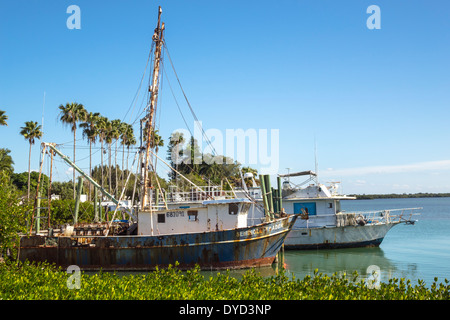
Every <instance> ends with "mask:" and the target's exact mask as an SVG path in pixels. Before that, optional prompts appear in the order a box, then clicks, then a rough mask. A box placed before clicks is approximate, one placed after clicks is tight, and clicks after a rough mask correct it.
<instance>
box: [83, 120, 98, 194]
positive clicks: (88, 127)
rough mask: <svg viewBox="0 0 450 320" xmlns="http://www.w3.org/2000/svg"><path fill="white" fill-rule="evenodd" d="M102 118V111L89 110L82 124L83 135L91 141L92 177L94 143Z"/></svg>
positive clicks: (90, 166)
mask: <svg viewBox="0 0 450 320" xmlns="http://www.w3.org/2000/svg"><path fill="white" fill-rule="evenodd" d="M99 118H100V113H98V112H96V113H92V112H89V113H88V114H87V115H86V120H85V122H83V123H81V124H80V127H81V128H83V137H84V138H87V140H88V141H89V175H90V176H91V177H92V144H93V143H95V142H96V141H97V137H98V129H97V122H98V119H99ZM89 200H91V188H90V187H89Z"/></svg>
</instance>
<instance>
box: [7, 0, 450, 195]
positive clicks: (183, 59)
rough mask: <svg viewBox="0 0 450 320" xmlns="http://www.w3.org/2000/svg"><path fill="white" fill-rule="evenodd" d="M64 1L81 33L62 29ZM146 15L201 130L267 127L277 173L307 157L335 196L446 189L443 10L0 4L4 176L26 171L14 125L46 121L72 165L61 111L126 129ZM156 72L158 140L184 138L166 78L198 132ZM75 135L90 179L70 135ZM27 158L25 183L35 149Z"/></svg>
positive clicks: (449, 84) (449, 49)
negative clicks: (371, 21) (7, 164)
mask: <svg viewBox="0 0 450 320" xmlns="http://www.w3.org/2000/svg"><path fill="white" fill-rule="evenodd" d="M72 4H74V5H77V6H79V8H80V9H81V16H80V17H81V29H79V30H76V29H74V30H70V29H68V28H67V26H66V21H67V19H68V18H69V16H70V14H68V13H66V10H67V7H68V6H70V5H72ZM158 5H161V6H162V7H163V14H162V20H163V21H164V22H165V24H166V33H165V38H166V43H167V47H168V49H169V52H170V55H171V57H172V60H173V62H174V65H175V68H176V71H177V73H178V75H179V77H180V81H181V84H182V85H183V89H184V91H185V92H186V94H187V97H188V99H189V102H190V103H191V105H192V107H193V108H194V110H195V113H196V115H197V117H198V119H199V120H201V121H202V123H203V126H204V129H205V130H207V129H217V130H219V131H221V132H223V134H224V135H225V132H226V130H227V129H243V130H248V129H250V130H256V131H257V132H260V131H261V130H264V129H266V130H268V131H269V132H270V130H271V129H275V130H279V131H278V132H279V166H278V167H279V171H280V172H282V173H285V172H286V171H287V169H286V168H290V170H291V172H292V171H302V170H314V166H315V151H314V150H315V146H316V147H317V152H316V154H317V161H318V169H319V179H320V180H321V181H322V182H326V181H341V182H342V187H343V191H344V192H346V193H360V194H363V193H366V194H368V193H391V192H395V193H404V192H405V193H414V192H450V148H449V141H450V130H449V125H450V90H449V88H450V77H449V74H450V62H449V58H448V57H450V41H449V40H450V37H449V30H450V19H449V12H450V4H449V3H448V2H447V1H432V2H427V1H398V0H390V1H380V0H373V1H362V0H358V1H356V0H355V1H313V0H305V1H300V0H296V1H293V0H289V1H288V0H286V1H230V0H227V1H222V0H215V1H211V0H209V1H196V0H189V1H181V0H176V1H175V0H169V1H150V0H146V1H138V0H133V1H100V0H95V1H92V0H90V1H82V0H71V1H64V0H54V1H49V0H41V1H32V0H27V1H20V0H19V1H18V0H14V1H12V0H0V109H1V110H4V111H6V113H7V115H8V116H9V120H8V126H7V127H1V128H0V147H2V148H8V149H10V150H11V155H12V157H13V159H14V162H15V171H16V172H23V171H26V170H27V166H28V143H27V141H25V140H24V139H23V137H21V136H20V135H19V131H20V127H21V126H23V125H24V122H25V121H29V120H33V121H38V122H41V120H42V116H43V115H44V137H43V141H46V142H56V143H64V145H63V146H62V148H61V150H62V151H63V152H64V153H66V154H67V155H69V156H70V157H71V156H72V150H71V147H72V145H73V142H72V137H73V136H72V133H71V132H70V129H69V128H67V127H64V126H63V125H62V124H61V123H60V122H59V121H58V120H57V118H58V106H59V105H60V104H65V103H66V102H73V101H76V102H79V103H83V104H84V105H85V107H86V109H87V110H88V111H93V112H100V113H101V114H103V115H105V116H107V117H108V118H110V119H121V120H123V121H126V122H133V121H135V119H136V116H137V113H138V110H139V108H141V101H142V98H141V97H142V95H141V96H140V100H138V102H137V103H136V107H135V108H134V109H133V107H132V106H133V98H134V96H135V93H136V91H137V89H138V87H139V84H140V81H141V77H142V74H143V72H144V69H145V65H146V61H147V57H148V52H149V49H150V43H151V36H152V34H153V29H154V28H155V24H156V18H157V8H158ZM370 5H377V6H378V7H379V8H380V9H381V15H380V17H381V29H374V30H370V29H368V28H367V25H366V21H367V19H368V18H369V17H370V16H371V14H368V13H367V12H366V10H367V8H368V7H369V6H370ZM165 70H166V72H167V76H166V80H164V79H165V78H163V89H162V91H163V92H162V93H161V96H160V108H159V115H158V119H159V120H158V121H159V122H158V125H159V128H160V133H161V134H162V136H163V138H164V139H165V140H166V142H167V140H168V137H169V135H170V133H171V132H172V131H173V130H175V129H178V128H184V127H185V125H184V122H183V120H182V118H181V116H180V113H179V111H178V109H177V106H176V104H175V102H174V99H173V97H172V94H171V92H170V89H169V88H170V87H169V81H170V85H171V86H172V87H173V89H174V90H178V93H176V98H177V101H178V102H179V104H180V108H181V109H182V111H183V114H184V116H185V117H186V119H187V121H188V124H189V125H190V127H191V129H192V128H193V126H194V125H193V119H192V117H191V116H190V114H189V111H188V107H187V105H186V103H185V101H184V99H183V96H182V95H181V94H180V92H179V87H178V86H177V84H176V79H175V78H174V77H173V75H170V74H173V72H172V70H171V67H170V64H169V63H168V59H166V64H165ZM146 77H147V78H146V79H145V80H144V84H145V83H147V81H148V75H147V76H146ZM169 79H170V80H169ZM44 92H45V104H44ZM130 106H131V108H130ZM135 129H136V130H137V129H138V126H137V124H136V126H135ZM77 138H78V140H77V146H80V149H79V151H78V152H77V159H80V160H79V162H78V161H77V163H78V164H79V165H80V166H81V167H82V168H85V169H86V168H88V160H89V159H88V153H87V152H88V151H87V148H86V146H87V144H86V143H85V142H84V141H83V140H82V137H81V130H80V131H79V132H78V134H77ZM96 150H97V152H96V153H94V159H96V160H95V161H97V162H98V161H99V158H100V153H99V152H98V148H97V149H96ZM32 152H33V153H32V168H33V169H35V170H37V169H38V164H39V142H38V143H36V145H35V146H33V151H32ZM160 152H161V155H163V156H164V158H165V148H163V150H161V151H160ZM250 165H251V166H253V167H256V168H260V169H261V167H262V166H261V164H260V163H257V164H250ZM67 169H68V168H67V166H65V165H64V164H62V163H57V169H56V170H55V172H56V173H55V174H56V175H57V176H56V179H59V180H69V179H70V178H71V174H70V172H67ZM261 170H263V169H261Z"/></svg>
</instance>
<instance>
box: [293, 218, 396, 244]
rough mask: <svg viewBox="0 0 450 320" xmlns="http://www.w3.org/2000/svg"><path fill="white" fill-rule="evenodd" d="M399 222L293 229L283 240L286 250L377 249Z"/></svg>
mask: <svg viewBox="0 0 450 320" xmlns="http://www.w3.org/2000/svg"><path fill="white" fill-rule="evenodd" d="M399 223H400V222H390V223H379V224H368V225H365V226H358V225H356V226H345V227H322V228H295V226H294V228H293V229H292V230H291V232H290V233H289V236H288V237H287V238H286V240H285V249H286V250H314V249H340V248H357V247H378V246H380V244H381V242H382V241H383V239H384V237H385V236H386V234H387V233H388V231H389V230H390V229H391V228H392V227H394V226H395V225H397V224H399Z"/></svg>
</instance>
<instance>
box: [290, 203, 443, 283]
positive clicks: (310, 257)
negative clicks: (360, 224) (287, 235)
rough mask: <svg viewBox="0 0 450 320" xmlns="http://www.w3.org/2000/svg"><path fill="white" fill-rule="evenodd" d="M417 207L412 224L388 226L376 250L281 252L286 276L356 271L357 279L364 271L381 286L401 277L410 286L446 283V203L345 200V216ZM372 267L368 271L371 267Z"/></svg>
mask: <svg viewBox="0 0 450 320" xmlns="http://www.w3.org/2000/svg"><path fill="white" fill-rule="evenodd" d="M415 207H422V208H423V209H422V210H420V211H418V212H420V213H421V214H420V215H419V216H415V219H416V220H418V222H416V224H415V225H405V224H401V225H397V226H395V227H393V228H392V229H391V230H390V231H389V232H388V233H387V235H386V237H385V238H384V241H383V242H382V243H381V245H380V247H378V248H355V249H335V250H313V251H286V252H285V263H286V268H287V270H288V273H290V274H293V275H295V277H296V278H303V277H304V276H306V275H313V273H314V269H316V268H317V269H318V270H319V272H322V273H324V274H330V275H331V274H333V273H338V274H342V273H344V272H345V273H347V274H351V273H352V272H353V271H355V270H356V271H357V272H358V274H359V275H361V276H362V277H364V278H365V277H367V275H368V274H370V273H371V271H370V270H369V272H368V268H369V266H376V267H375V268H378V270H379V271H380V276H381V281H382V282H386V281H388V280H389V279H390V278H406V279H410V280H411V281H412V283H413V284H414V283H416V282H417V280H418V279H422V280H424V281H425V282H426V284H427V285H430V284H431V283H432V282H433V280H434V277H438V281H439V282H443V281H444V279H445V278H447V279H448V280H450V198H417V199H375V200H345V201H342V209H343V210H346V211H370V210H378V209H399V208H415ZM371 268H374V267H371Z"/></svg>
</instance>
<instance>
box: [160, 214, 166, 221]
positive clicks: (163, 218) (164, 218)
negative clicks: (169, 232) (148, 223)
mask: <svg viewBox="0 0 450 320" xmlns="http://www.w3.org/2000/svg"><path fill="white" fill-rule="evenodd" d="M165 222H166V215H165V214H164V213H159V214H158V223H165Z"/></svg>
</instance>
